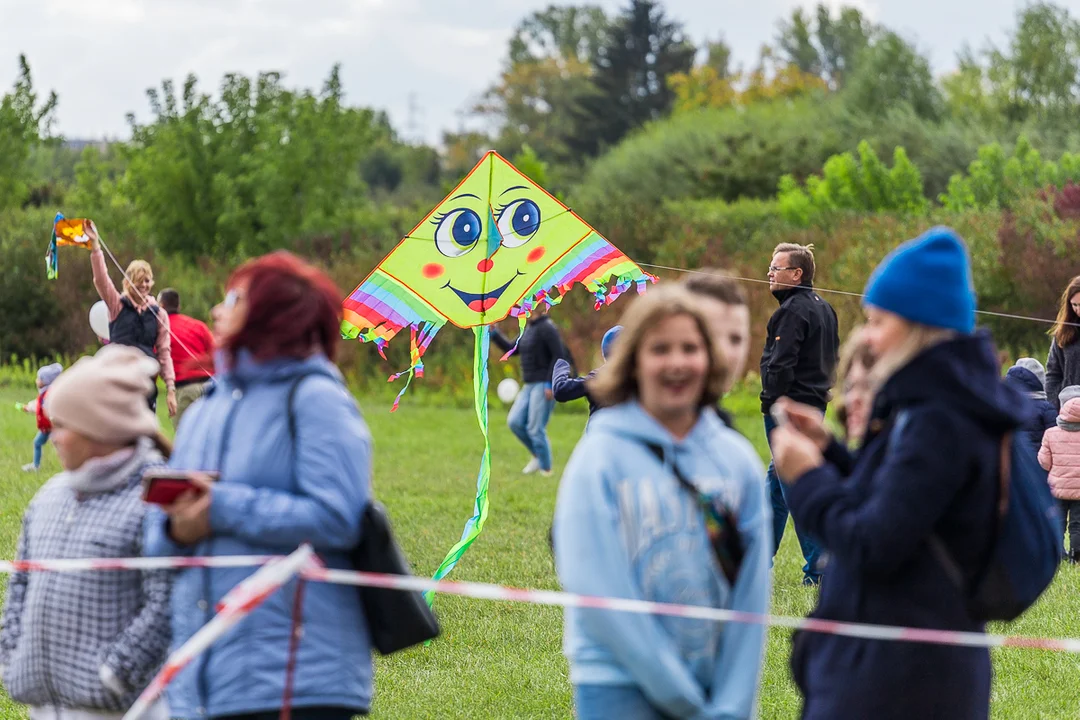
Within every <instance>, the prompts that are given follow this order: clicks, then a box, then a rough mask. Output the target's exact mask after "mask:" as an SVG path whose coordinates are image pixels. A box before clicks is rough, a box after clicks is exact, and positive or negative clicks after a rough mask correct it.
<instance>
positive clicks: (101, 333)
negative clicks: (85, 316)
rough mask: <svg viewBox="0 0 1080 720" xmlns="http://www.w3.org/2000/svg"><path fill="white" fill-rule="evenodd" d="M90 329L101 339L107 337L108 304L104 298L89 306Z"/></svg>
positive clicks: (106, 338)
mask: <svg viewBox="0 0 1080 720" xmlns="http://www.w3.org/2000/svg"><path fill="white" fill-rule="evenodd" d="M90 329H91V330H93V331H94V334H96V335H97V336H98V337H99V338H101V339H102V340H108V339H109V306H108V305H106V304H105V301H104V300H98V301H97V302H96V303H94V304H93V305H91V306H90Z"/></svg>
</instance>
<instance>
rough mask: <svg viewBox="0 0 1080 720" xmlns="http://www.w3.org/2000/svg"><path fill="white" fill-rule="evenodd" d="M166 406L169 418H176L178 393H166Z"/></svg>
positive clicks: (172, 391)
mask: <svg viewBox="0 0 1080 720" xmlns="http://www.w3.org/2000/svg"><path fill="white" fill-rule="evenodd" d="M165 406H166V407H167V408H169V417H176V391H175V390H169V391H168V392H166V393H165Z"/></svg>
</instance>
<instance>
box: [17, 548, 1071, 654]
mask: <svg viewBox="0 0 1080 720" xmlns="http://www.w3.org/2000/svg"><path fill="white" fill-rule="evenodd" d="M294 555H295V553H294ZM294 555H291V556H289V557H290V558H291V557H293V556H294ZM278 559H281V556H277V557H267V556H256V555H251V556H248V555H238V556H221V557H166V558H116V559H109V560H91V559H80V560H33V561H21V562H0V572H13V571H23V570H29V571H37V570H46V571H54V572H78V571H86V570H148V569H162V568H177V569H183V568H192V567H210V568H214V567H250V566H255V565H264V564H266V563H267V562H270V561H273V560H278ZM311 559H312V562H309V563H307V564H306V567H303V564H302V566H301V568H300V571H299V572H300V574H301V575H302V576H303V577H304V578H305V579H308V580H312V581H315V582H328V583H337V584H343V585H357V586H371V587H383V588H392V589H397V590H413V591H421V592H426V591H428V590H432V591H435V592H438V593H443V594H446V595H459V596H462V597H469V598H474V599H477V600H502V601H507V602H523V603H529V604H532V605H554V606H559V607H581V608H600V609H607V610H616V611H621V612H633V613H644V614H653V615H671V616H674V617H685V618H696V619H700V620H712V621H715V622H739V623H751V624H755V625H769V626H775V627H785V628H790V629H792V630H807V631H810V632H819V633H826V634H830V635H844V636H848V637H858V638H866V639H872V640H890V641H902V642H924V643H933V644H938V645H959V646H966V647H987V648H992V647H1026V648H1035V649H1039V650H1050V651H1055V652H1068V653H1080V639H1076V638H1037V637H1025V636H1015V635H991V634H986V633H975V632H959V631H953V630H929V629H925V628H910V627H899V626H892V625H869V624H864V623H849V622H835V621H831V620H820V619H816V618H800V617H788V616H783V615H759V614H757V613H747V612H740V611H737V610H723V609H719V608H709V607H701V606H696V605H676V604H670V603H655V602H648V601H645V600H629V599H625V598H610V597H599V596H593V595H577V594H573V593H566V592H557V591H552V590H527V589H522V588H514V587H508V586H504V585H494V584H489V583H475V582H459V581H451V580H439V581H435V580H430V579H427V578H420V577H414V576H401V575H385V574H380V573H366V572H356V571H352V570H330V569H327V568H324V567H322V566H320V565H318V564H317V563H316V562H315V558H314V557H312V558H311ZM274 566H275V567H276V566H277V564H276V563H275V564H274ZM256 575H257V573H256ZM254 577H255V576H254V575H253V576H252V578H254Z"/></svg>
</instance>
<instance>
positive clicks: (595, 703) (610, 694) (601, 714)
mask: <svg viewBox="0 0 1080 720" xmlns="http://www.w3.org/2000/svg"><path fill="white" fill-rule="evenodd" d="M574 706H575V709H576V711H577V712H576V713H575V714H576V716H577V718H578V720H609V719H610V718H617V719H618V720H667V719H668V718H670V717H671V716H670V715H665V714H663V713H662V712H660V711H659V710H657V709H656V708H654V707H653V706H652V705H650V704H649V701H648V699H646V697H645V695H643V694H642V692H641V691H640V690H638V689H637V687H635V686H633V685H575V686H574Z"/></svg>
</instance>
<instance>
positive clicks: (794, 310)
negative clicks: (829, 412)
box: [761, 286, 840, 413]
mask: <svg viewBox="0 0 1080 720" xmlns="http://www.w3.org/2000/svg"><path fill="white" fill-rule="evenodd" d="M773 296H774V297H776V299H777V300H778V301H779V302H780V308H779V309H778V310H777V311H776V312H775V313H773V316H772V317H771V318H770V319H769V335H768V337H767V338H765V352H764V353H762V355H761V411H762V412H763V413H767V412H769V408H771V407H772V405H773V403H774V402H776V401H777V400H779V399H780V398H782V397H785V396H786V397H789V398H791V399H792V400H796V401H798V402H801V403H805V404H807V405H812V406H813V407H816V408H818V409H821V410H824V409H825V406H826V405H828V404H829V388H831V387H832V385H833V379H834V375H835V374H836V362H837V359H838V357H839V355H840V334H839V331H838V330H837V321H836V312H835V311H834V310H833V309H832V306H831V305H829V303H827V302H825V301H824V300H822V299H821V296H819V295H818V294H817V293H816V292H814V288H812V287H805V286H804V287H794V288H789V289H787V290H778V291H776V292H774V293H773Z"/></svg>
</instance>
